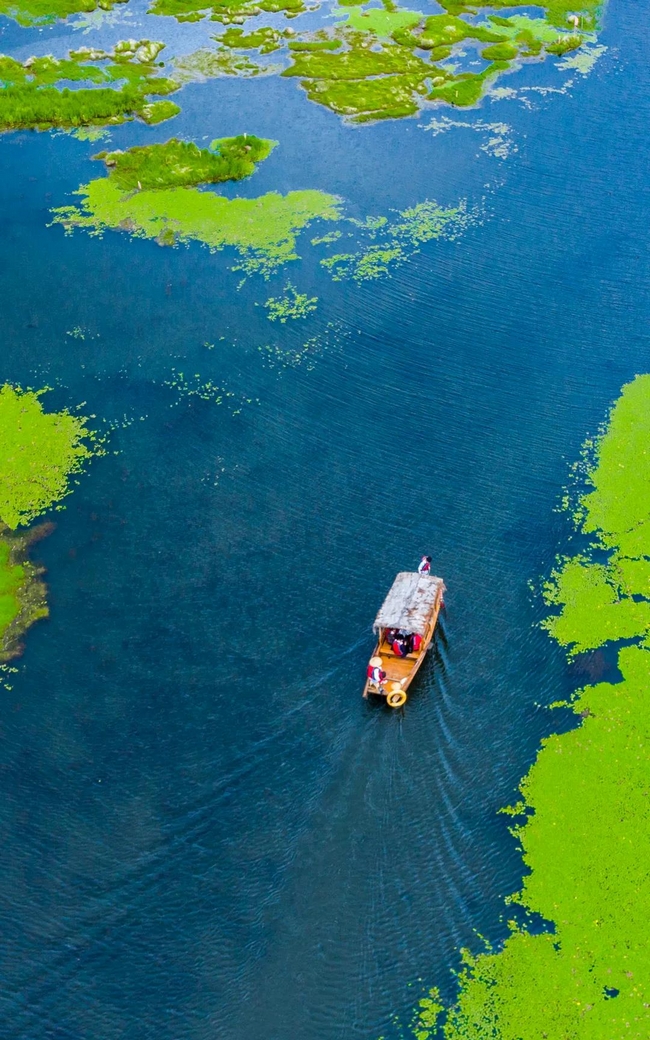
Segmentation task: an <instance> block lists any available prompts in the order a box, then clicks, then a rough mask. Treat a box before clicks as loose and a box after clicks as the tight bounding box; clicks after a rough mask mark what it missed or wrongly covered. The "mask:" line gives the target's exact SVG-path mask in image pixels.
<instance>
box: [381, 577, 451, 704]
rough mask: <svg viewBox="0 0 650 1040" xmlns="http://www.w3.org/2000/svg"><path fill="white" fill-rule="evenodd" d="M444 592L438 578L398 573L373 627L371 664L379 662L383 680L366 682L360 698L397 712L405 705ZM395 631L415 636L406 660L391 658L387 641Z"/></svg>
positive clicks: (429, 641) (427, 646)
mask: <svg viewBox="0 0 650 1040" xmlns="http://www.w3.org/2000/svg"><path fill="white" fill-rule="evenodd" d="M444 591H445V583H444V581H443V580H442V578H435V577H434V576H433V575H430V574H418V573H417V572H411V571H401V573H400V574H398V575H397V577H396V578H395V581H394V582H393V586H392V588H391V590H390V592H389V593H388V595H387V596H386V599H385V600H384V603H383V606H382V608H381V610H380V611H379V613H378V614H377V617H376V618H375V623H374V625H373V631H374V632H376V634H377V645H376V647H375V650H374V654H373V656H372V658H371V664H372V663H373V662H374V663H376V659H379V658H381V665H380V667H381V669H382V671H384V672H385V673H386V678H385V679H382V681H381V682H376V681H373V680H372V679H370V678H368V679H366V685H365V687H364V690H363V696H364V697H368V695H369V694H374V695H376V696H378V697H385V698H386V703H387V704H388V705H389V707H391V708H401V707H402V705H403V704H406V700H407V693H406V691H407V690H408V688H409V686H410V685H411V683H412V682H413V680H414V678H415V676H416V675H417V672H418V670H419V669H420V667H421V665H422V662H423V661H424V657H425V654H426V652H427V650H428V649H429V647H430V646H431V642H432V640H433V634H434V632H435V629H436V624H437V623H438V615H439V614H440V608H441V607H442V597H443V593H444ZM397 631H400V632H404V633H408V634H410V635H413V636H419V637H420V640H421V642H420V645H419V648H418V649H417V650H414V651H413V653H410V654H408V655H407V656H406V657H399V656H398V655H397V654H395V653H394V652H393V649H392V643H391V642H390V638H391V634H392V633H394V632H397ZM369 667H370V666H369Z"/></svg>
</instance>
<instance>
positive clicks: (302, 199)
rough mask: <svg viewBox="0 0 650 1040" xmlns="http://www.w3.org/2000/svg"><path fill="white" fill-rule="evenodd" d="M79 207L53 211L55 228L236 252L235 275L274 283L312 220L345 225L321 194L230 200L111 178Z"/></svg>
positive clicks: (83, 191) (91, 189)
mask: <svg viewBox="0 0 650 1040" xmlns="http://www.w3.org/2000/svg"><path fill="white" fill-rule="evenodd" d="M75 194H76V195H79V196H80V197H81V200H82V201H81V203H80V204H79V205H77V206H63V207H61V208H59V209H56V210H54V213H53V216H54V223H55V224H62V225H63V227H64V228H65V229H66V231H67V232H71V231H73V230H74V229H76V228H83V229H85V230H87V231H89V232H90V233H91V234H93V235H102V234H103V233H104V232H105V231H107V230H122V231H128V233H129V234H131V235H133V236H134V237H136V238H150V239H154V240H155V241H157V242H158V243H159V244H160V245H167V246H174V245H178V244H179V243H185V244H188V243H189V242H192V241H195V242H201V243H203V244H204V245H206V246H208V247H209V248H210V249H212V250H220V249H223V248H224V247H226V246H230V247H232V248H234V249H236V250H237V251H238V253H239V254H240V260H239V263H238V264H237V265H236V266H235V270H242V271H244V272H245V273H246V274H252V273H255V272H257V273H260V274H262V275H263V276H264V277H268V276H269V275H270V274H271V273H272V272H273V271H275V270H277V268H278V267H280V266H282V265H283V264H286V263H288V262H289V261H291V260H297V259H298V254H297V252H296V236H297V235H298V233H299V232H301V231H302V230H303V229H304V228H306V227H308V226H309V225H310V224H311V223H312V222H313V221H314V220H339V218H340V215H341V214H340V208H339V206H340V203H339V200H338V199H337V198H336V197H335V196H334V195H326V194H325V193H324V192H321V191H314V190H306V191H292V192H289V193H288V194H287V195H280V194H279V193H278V192H268V193H267V194H266V195H261V196H259V197H258V198H253V199H242V198H236V199H226V198H223V197H222V196H220V195H217V194H215V193H214V192H211V191H201V190H199V189H197V188H164V189H161V190H152V189H149V190H147V191H138V192H135V193H133V192H125V191H122V190H121V189H120V188H119V187H118V186H117V185H116V184H114V183H113V182H112V181H111V180H110V178H100V179H98V180H94V181H90V183H89V184H85V185H83V186H82V187H81V188H79V190H78V191H77V192H75Z"/></svg>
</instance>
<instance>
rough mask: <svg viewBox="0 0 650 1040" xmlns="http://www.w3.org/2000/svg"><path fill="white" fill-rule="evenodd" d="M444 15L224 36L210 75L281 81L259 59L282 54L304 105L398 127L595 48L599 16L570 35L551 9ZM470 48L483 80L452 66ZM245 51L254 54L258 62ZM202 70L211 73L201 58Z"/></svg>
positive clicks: (387, 13)
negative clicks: (546, 60)
mask: <svg viewBox="0 0 650 1040" xmlns="http://www.w3.org/2000/svg"><path fill="white" fill-rule="evenodd" d="M159 2H167V0H159ZM170 2H174V3H175V2H176V0H170ZM443 6H446V7H447V13H443V14H435V15H426V14H424V13H423V12H421V11H414V10H410V9H408V8H400V7H398V6H397V4H395V3H393V2H392V0H384V2H383V4H382V6H369V5H368V4H367V3H365V2H363V3H355V4H341V5H340V6H339V7H338V8H337V9H335V12H334V13H335V14H337V15H339V20H338V21H337V22H335V23H334V25H333V26H332V27H330V28H321V29H318V30H316V31H311V30H309V31H306V32H305V31H303V32H297V33H294V32H293V30H284V31H280V30H278V29H277V28H275V27H270V26H261V27H259V28H256V29H254V30H252V31H251V32H250V33H246V32H245V31H244V30H243V29H241V28H238V27H232V26H231V27H229V28H228V29H227V31H226V32H225V33H223V34H222V35H221V36H219V37H217V38H216V39H217V42H218V44H219V47H218V50H217V51H216V52H215V54H214V57H213V59H212V66H213V68H214V69H215V72H214V73H213V74H215V75H216V74H220V75H242V76H249V75H259V74H260V72H269V71H278V66H274V67H273V68H272V69H271V68H269V67H268V66H265V65H263V64H262V63H261V62H260V61H259V58H260V56H261V55H263V54H270V53H272V52H277V51H279V50H282V51H283V56H284V55H286V57H288V59H289V62H290V64H289V65H288V67H286V68H284V69H283V70H282V72H281V74H282V75H283V76H286V77H292V78H296V79H298V80H299V82H300V85H301V87H302V88H303V89H304V90H305V91H306V93H307V96H308V97H309V98H310V100H312V101H314V102H316V103H317V104H321V105H324V106H325V107H327V108H329V109H331V110H332V111H333V112H336V113H337V114H338V115H340V116H342V117H343V118H344V119H346V120H349V121H350V122H353V123H363V122H368V121H373V120H378V119H397V118H403V117H405V116H409V115H414V114H416V113H417V112H418V111H420V110H421V109H422V108H423V107H424V106H425V105H426V104H428V103H431V102H438V103H444V104H448V105H453V106H455V107H458V108H467V107H471V106H473V105H476V104H478V102H479V101H480V100H481V98H482V97H484V96H485V94H486V93H488V92H491V91H492V90H493V89H494V84H495V82H496V81H497V80H498V79H499V77H500V76H502V75H503V74H504V73H505V72H508V71H511V70H512V69H514V68H516V67H519V66H520V65H521V64H522V62H524V61H526V60H528V59H531V58H540V57H544V56H549V55H558V56H559V55H565V54H568V53H570V52H572V51H574V50H577V49H583V50H584V48H585V47H586V46H587V45H588V44H589V45H593V44H594V41H595V29H596V28H597V24H598V22H597V19H595V18H592V17H591V13H590V12H596V11H597V10H599V9H600V5H595V6H594V5H591V6H590V7H589V10H585V11H583V12H582V14H581V15H580V16H576V17H578V25H577V26H576V24H575V22H574V20H573V12H572V9H569V8H568V7H567V9H566V12H565V16H564V20H563V21H561V23H560V24H559V25H558V24H556V23H555V21H554V19H555V18H556V16H557V13H558V8H557V5H553V4H549V5H541V7H542V11H543V12H544V16H543V17H531V16H530V15H529V14H527V13H526V14H511V13H506V12H504V15H500V14H497V13H494V12H495V9H496V11H499V10H500V9H503V8H505V7H508V8H512V7H514V8H517V7H528V6H529V5H524V4H523V3H522V4H517V3H515V4H507V5H506V4H505V2H503V3H499V2H497V3H495V4H489V5H488V4H484V3H481V4H478V5H476V4H472V5H471V8H470V7H467V6H465V5H464V4H459V5H454V4H445V5H443ZM261 9H263V8H261ZM233 10H234V9H233ZM258 13H259V12H258ZM231 15H232V17H230V21H234V22H237V21H239V22H243V21H244V20H245V18H246V17H248V16H249V14H248V8H247V6H246V5H244V7H243V8H241V9H240V12H239V15H238V16H234V15H233V11H231ZM486 16H487V17H486ZM213 17H214V15H213ZM222 20H223V19H222ZM226 20H227V19H226ZM287 43H288V46H287ZM463 48H464V50H463ZM468 48H474V49H475V50H476V56H477V59H479V58H480V59H483V61H484V62H485V63H486V66H485V67H484V68H483V69H481V70H480V71H477V72H473V71H462V70H459V67H458V66H457V65H455V64H454V63H453V59H454V56H458V57H460V56H461V55H463V56H464V55H466V53H467V49H468ZM251 51H257V55H256V57H255V58H251V57H250V52H251ZM450 59H451V63H450ZM203 60H204V61H205V62H206V63H209V59H208V57H207V54H206V56H205V58H204V59H203ZM584 67H586V62H585V65H584Z"/></svg>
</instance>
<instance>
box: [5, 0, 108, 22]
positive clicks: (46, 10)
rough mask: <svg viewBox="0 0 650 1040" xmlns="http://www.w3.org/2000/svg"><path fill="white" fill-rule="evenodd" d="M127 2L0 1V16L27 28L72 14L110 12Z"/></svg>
mask: <svg viewBox="0 0 650 1040" xmlns="http://www.w3.org/2000/svg"><path fill="white" fill-rule="evenodd" d="M126 2H127V0H0V14H3V15H5V16H6V17H7V18H13V19H14V21H16V22H18V24H19V25H23V26H25V27H29V26H32V25H42V24H46V23H49V22H54V21H56V20H57V19H65V18H68V17H69V16H70V15H72V14H83V13H88V12H90V11H96V10H97V9H98V8H99V9H101V10H104V11H110V10H111V9H112V8H113V6H114V4H123V3H126Z"/></svg>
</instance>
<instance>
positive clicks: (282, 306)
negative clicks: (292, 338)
mask: <svg viewBox="0 0 650 1040" xmlns="http://www.w3.org/2000/svg"><path fill="white" fill-rule="evenodd" d="M317 306H318V297H317V296H311V297H309V296H307V294H306V293H299V292H298V290H297V289H296V288H295V286H293V285H292V284H291V282H287V284H286V286H285V288H284V292H283V294H282V296H280V297H271V298H270V299H268V300H267V301H266V303H265V304H264V307H265V308H266V310H267V311H268V313H267V315H266V316H267V318H268V319H269V321H279V322H280V323H281V324H282V325H284V324H285V322H287V321H288V320H289V319H290V318H291V319H292V320H294V321H295V319H296V318H306V317H307V316H308V315H309V314H311V313H312V312H313V311H315V310H316V307H317Z"/></svg>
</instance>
